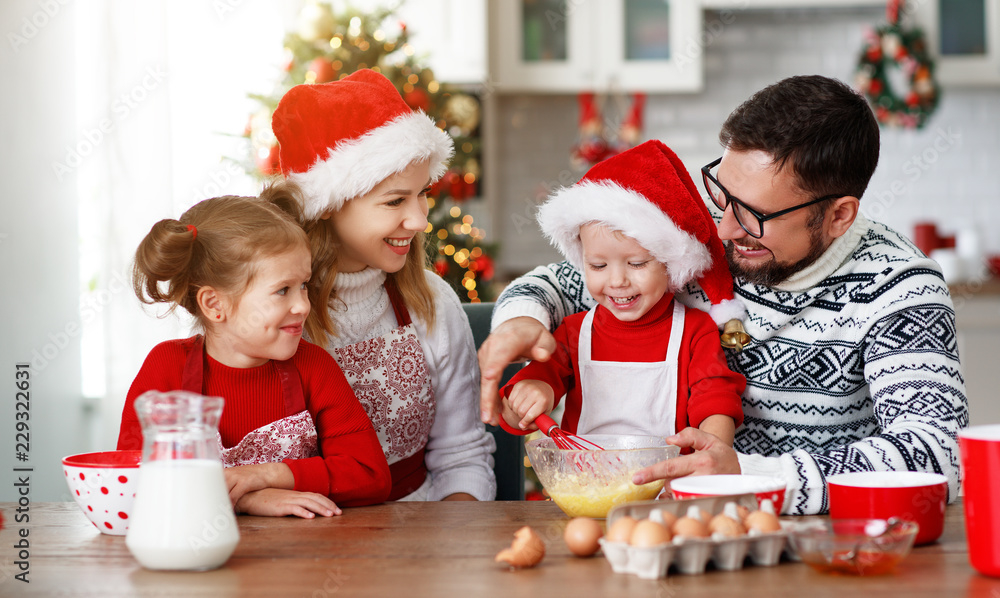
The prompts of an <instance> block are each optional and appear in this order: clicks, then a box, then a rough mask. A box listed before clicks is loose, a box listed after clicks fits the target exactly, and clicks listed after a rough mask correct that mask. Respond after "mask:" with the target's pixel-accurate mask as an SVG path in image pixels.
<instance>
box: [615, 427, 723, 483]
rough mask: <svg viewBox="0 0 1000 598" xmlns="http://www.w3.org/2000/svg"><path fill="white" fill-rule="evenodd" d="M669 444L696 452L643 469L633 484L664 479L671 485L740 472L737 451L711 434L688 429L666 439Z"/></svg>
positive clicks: (633, 477)
mask: <svg viewBox="0 0 1000 598" xmlns="http://www.w3.org/2000/svg"><path fill="white" fill-rule="evenodd" d="M667 442H668V443H669V444H674V445H677V446H679V447H681V448H685V447H690V448H692V449H694V450H695V452H694V453H693V454H691V455H684V456H683V457H676V458H674V459H668V460H666V461H660V462H659V463H657V464H656V465H650V466H649V467H647V468H645V469H640V470H639V471H637V472H635V475H634V476H632V483H633V484H636V485H641V484H647V483H649V482H652V481H653V480H665V481H666V484H667V485H669V484H670V480H673V479H675V478H682V477H684V476H688V475H705V474H712V473H740V462H739V460H738V459H737V457H736V451H735V450H733V447H731V446H729V445H728V444H726V443H725V442H722V441H721V440H719V439H718V437H716V436H713V435H712V434H709V433H707V432H702V431H701V430H698V429H695V428H685V429H683V430H681V431H680V433H679V434H674V435H673V436H669V437H667Z"/></svg>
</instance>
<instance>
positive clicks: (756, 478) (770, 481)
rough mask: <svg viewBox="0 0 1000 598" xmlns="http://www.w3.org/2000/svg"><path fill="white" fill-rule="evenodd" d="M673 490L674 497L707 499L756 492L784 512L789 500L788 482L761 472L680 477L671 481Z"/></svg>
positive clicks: (758, 503)
mask: <svg viewBox="0 0 1000 598" xmlns="http://www.w3.org/2000/svg"><path fill="white" fill-rule="evenodd" d="M670 492H671V493H672V494H673V495H674V498H676V499H678V500H685V499H688V498H704V497H706V496H727V495H731V494H754V495H755V496H756V497H757V505H758V506H759V505H760V504H761V503H762V502H763V501H764V500H765V499H767V500H770V501H771V503H773V504H774V512H775V514H777V515H780V514H781V507H782V505H783V504H784V503H785V481H784V480H782V479H781V478H772V477H768V476H760V475H737V474H719V475H698V476H687V477H684V478H677V479H676V480H672V481H671V482H670Z"/></svg>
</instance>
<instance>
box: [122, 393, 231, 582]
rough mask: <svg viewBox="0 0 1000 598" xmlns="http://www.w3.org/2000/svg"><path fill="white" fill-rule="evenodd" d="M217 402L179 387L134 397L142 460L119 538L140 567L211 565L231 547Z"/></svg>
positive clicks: (220, 561)
mask: <svg viewBox="0 0 1000 598" xmlns="http://www.w3.org/2000/svg"><path fill="white" fill-rule="evenodd" d="M222 403H223V399H221V398H220V397H203V396H201V395H199V394H195V393H191V392H187V391H182V390H179V391H170V392H157V391H149V392H146V393H144V394H143V395H142V396H140V397H139V398H138V399H136V401H135V411H136V414H137V415H138V417H139V422H140V424H142V436H143V447H142V463H141V464H140V466H139V483H138V485H137V487H136V492H135V503H134V506H133V509H132V511H133V513H132V523H131V525H130V527H129V530H128V534H126V536H125V544H126V546H128V549H129V551H130V552H131V553H132V556H134V557H135V559H136V560H137V561H139V564H141V565H142V566H143V567H146V568H147V569H186V570H204V569H214V568H216V567H219V566H221V565H222V564H223V563H225V562H226V560H228V559H229V557H230V555H232V554H233V551H234V550H235V549H236V543H237V542H239V539H240V534H239V530H238V529H237V528H236V518H235V517H234V516H233V506H232V503H230V501H229V492H228V490H227V489H226V481H225V477H224V476H223V473H222V461H221V459H220V456H219V448H218V440H217V435H218V429H219V417H220V416H221V415H222Z"/></svg>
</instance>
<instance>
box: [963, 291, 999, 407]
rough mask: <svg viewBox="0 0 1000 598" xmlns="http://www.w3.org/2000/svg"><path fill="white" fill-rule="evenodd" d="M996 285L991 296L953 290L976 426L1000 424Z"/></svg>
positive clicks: (967, 385) (968, 393) (964, 365)
mask: <svg viewBox="0 0 1000 598" xmlns="http://www.w3.org/2000/svg"><path fill="white" fill-rule="evenodd" d="M998 286H1000V285H998V284H996V283H992V284H991V290H990V292H986V293H970V292H968V291H967V290H964V289H953V290H952V301H954V304H955V319H956V324H957V326H958V351H959V359H960V360H961V362H962V373H963V374H964V375H965V393H966V395H967V396H968V397H969V418H970V421H971V423H972V424H973V425H978V424H997V423H1000V368H998V367H997V349H996V346H997V338H998V337H1000V295H998V294H996V293H997V287H998Z"/></svg>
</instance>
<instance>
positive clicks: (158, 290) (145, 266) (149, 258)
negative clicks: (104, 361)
mask: <svg viewBox="0 0 1000 598" xmlns="http://www.w3.org/2000/svg"><path fill="white" fill-rule="evenodd" d="M284 192H285V191H284V190H283V189H278V188H274V187H272V188H269V189H266V190H265V191H264V193H263V194H262V195H261V197H259V198H258V197H238V196H234V195H226V196H223V197H214V198H212V199H206V200H204V201H202V202H199V203H197V204H196V205H194V206H193V207H192V208H191V209H189V210H188V211H186V212H184V214H183V215H182V216H181V217H180V218H179V219H177V220H173V219H166V220H160V221H159V222H157V223H156V224H154V225H153V227H152V228H151V229H150V231H149V233H148V234H147V235H146V236H145V238H143V240H142V242H141V243H139V248H138V249H137V250H136V252H135V262H134V264H133V267H132V288H133V290H134V291H135V294H136V296H137V297H138V298H139V300H140V301H142V302H143V303H146V304H150V305H151V304H154V303H170V304H172V305H171V306H170V310H169V311H173V310H174V309H175V308H176V307H177V306H181V307H183V308H184V309H185V310H187V312H188V313H190V314H191V315H192V316H194V317H195V318H196V319H197V321H198V323H199V324H200V325H201V326H202V327H203V328H204V327H205V324H206V319H205V317H204V315H203V314H202V313H201V310H200V309H199V308H198V298H197V296H198V289H200V288H201V287H204V286H210V287H213V288H215V289H217V290H219V291H220V292H222V293H225V294H226V295H228V296H230V297H231V298H232V300H233V301H239V299H240V297H242V296H243V293H245V292H246V290H247V288H249V286H250V284H251V283H252V282H253V280H254V277H255V276H256V274H257V265H258V261H259V260H260V259H261V258H263V257H271V256H275V255H279V254H281V253H284V252H285V251H288V250H289V249H292V248H294V247H297V246H303V247H308V246H309V239H308V238H307V237H306V234H305V231H303V230H302V228H301V227H300V226H299V225H298V223H297V222H295V220H294V219H293V218H291V217H290V216H289V215H288V214H287V213H285V212H284V211H282V210H281V209H279V207H278V205H280V204H281V203H282V202H283V201H284V200H283V199H282V198H281V194H282V193H284ZM168 313H169V312H168Z"/></svg>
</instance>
